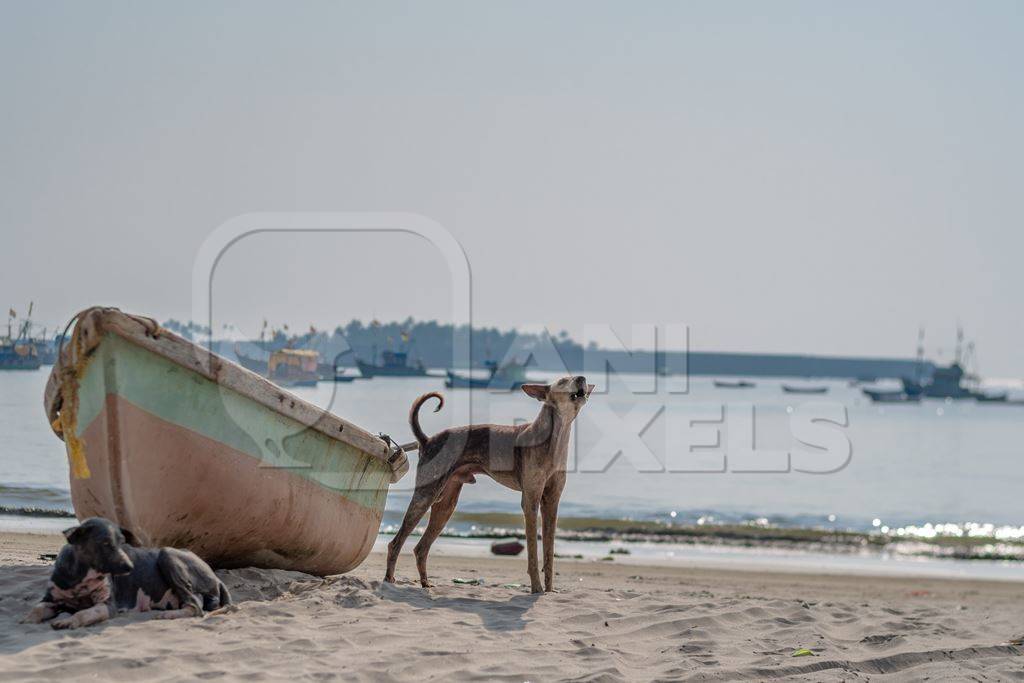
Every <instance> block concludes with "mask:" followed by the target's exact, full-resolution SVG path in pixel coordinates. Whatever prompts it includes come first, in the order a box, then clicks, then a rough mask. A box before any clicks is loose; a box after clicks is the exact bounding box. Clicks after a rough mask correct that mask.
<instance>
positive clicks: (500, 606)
mask: <svg viewBox="0 0 1024 683" xmlns="http://www.w3.org/2000/svg"><path fill="white" fill-rule="evenodd" d="M379 591H380V596H381V598H383V599H384V600H393V601H395V602H403V603H405V604H407V605H411V606H412V607H416V608H418V609H430V610H435V609H450V610H453V611H455V612H465V613H467V614H473V615H475V616H477V617H479V618H480V621H481V622H482V623H483V626H484V628H486V629H487V630H489V631H521V630H523V629H524V628H526V624H527V623H529V620H527V619H525V616H526V613H527V612H528V611H529V610H530V608H531V607H533V605H534V603H536V602H537V599H538V598H539V597H540V594H536V593H525V594H516V595H513V596H512V597H510V598H509V599H507V600H488V599H486V598H479V597H473V596H468V595H467V596H464V597H463V596H447V595H436V594H433V593H431V592H430V591H429V589H427V590H425V589H423V588H421V587H420V586H419V585H414V586H412V585H410V586H405V585H396V584H390V583H382V584H380V588H379Z"/></svg>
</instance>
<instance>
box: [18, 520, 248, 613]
mask: <svg viewBox="0 0 1024 683" xmlns="http://www.w3.org/2000/svg"><path fill="white" fill-rule="evenodd" d="M64 537H65V538H67V540H68V544H67V545H65V546H64V547H63V548H62V549H61V551H60V554H59V555H58V556H57V561H56V563H55V564H54V567H53V574H51V575H50V585H49V586H48V587H47V589H46V593H45V594H44V595H43V599H42V601H41V602H40V603H39V604H38V605H36V606H35V607H34V608H33V609H32V611H31V612H29V614H28V616H26V617H25V619H23V622H24V623H31V624H38V623H41V622H43V621H47V620H50V619H52V621H50V625H51V626H52V627H53V628H80V627H82V626H89V625H91V624H95V623H98V622H101V621H106V620H107V619H109V618H110V617H112V616H114V615H115V614H117V613H118V612H127V611H137V612H147V611H149V610H164V611H163V612H162V613H161V614H160V616H161V617H162V618H164V619H176V618H179V617H189V616H193V617H198V616H201V615H202V614H203V611H204V610H206V611H210V610H214V609H217V608H219V607H223V606H225V605H229V604H231V596H230V595H229V594H228V589H227V588H226V587H225V586H224V584H223V583H222V582H221V580H220V579H218V578H217V575H216V574H214V573H213V570H212V569H210V565H208V564H206V562H204V561H203V560H201V559H199V557H197V556H196V555H195V554H194V553H191V552H189V551H187V550H177V549H175V548H137V547H135V546H134V545H130V543H132V542H133V541H134V539H133V538H132V536H131V534H130V533H128V532H127V531H125V530H124V529H120V528H118V527H117V525H115V524H114V523H113V522H111V521H109V520H107V519H103V518H102V517H92V518H90V519H87V520H85V521H84V522H82V523H81V524H80V525H78V526H76V527H72V528H70V529H67V530H65V531H64Z"/></svg>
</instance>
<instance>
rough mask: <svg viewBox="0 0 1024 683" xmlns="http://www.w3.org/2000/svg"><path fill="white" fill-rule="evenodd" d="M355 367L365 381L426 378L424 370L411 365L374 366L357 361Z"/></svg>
mask: <svg viewBox="0 0 1024 683" xmlns="http://www.w3.org/2000/svg"><path fill="white" fill-rule="evenodd" d="M356 366H357V367H358V368H359V373H360V374H361V375H362V376H363V377H365V378H367V379H372V378H374V377H426V376H427V370H426V368H421V367H416V366H413V365H375V364H373V363H364V362H363V361H361V360H357V361H356Z"/></svg>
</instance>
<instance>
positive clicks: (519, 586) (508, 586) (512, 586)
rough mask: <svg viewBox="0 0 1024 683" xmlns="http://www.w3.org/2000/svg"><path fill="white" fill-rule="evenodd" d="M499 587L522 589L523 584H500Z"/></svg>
mask: <svg viewBox="0 0 1024 683" xmlns="http://www.w3.org/2000/svg"><path fill="white" fill-rule="evenodd" d="M501 587H502V588H522V587H523V584H521V583H503V584H501Z"/></svg>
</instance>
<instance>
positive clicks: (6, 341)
mask: <svg viewBox="0 0 1024 683" xmlns="http://www.w3.org/2000/svg"><path fill="white" fill-rule="evenodd" d="M28 312H29V316H30V317H31V315H32V304H29V306H28ZM17 317H18V314H17V313H16V312H15V311H14V309H13V308H12V309H10V311H9V313H8V317H7V336H6V337H0V370H38V369H39V368H40V367H41V366H42V364H43V363H42V358H40V355H39V348H38V347H37V346H36V345H35V344H34V343H33V342H32V340H31V339H29V338H28V331H29V330H30V329H31V326H32V323H31V322H30V320H29V319H25V320H24V321H23V322H22V323H21V324H20V326H19V328H18V334H17V335H15V334H14V326H13V323H14V320H15V319H16V318H17Z"/></svg>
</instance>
